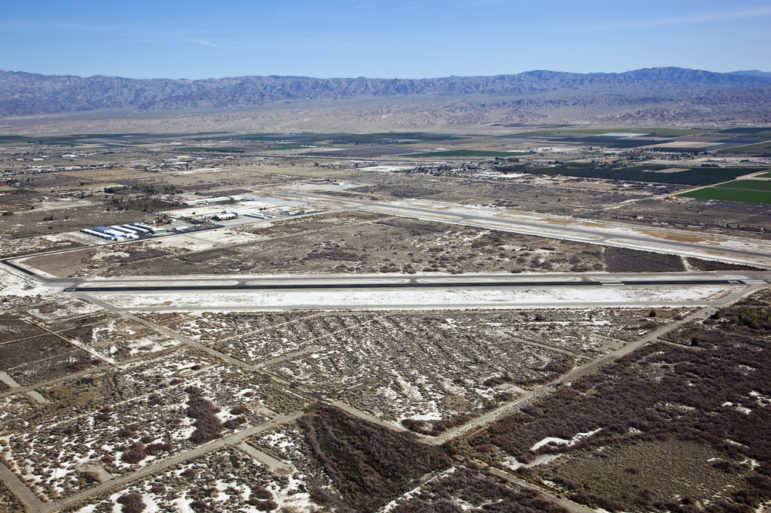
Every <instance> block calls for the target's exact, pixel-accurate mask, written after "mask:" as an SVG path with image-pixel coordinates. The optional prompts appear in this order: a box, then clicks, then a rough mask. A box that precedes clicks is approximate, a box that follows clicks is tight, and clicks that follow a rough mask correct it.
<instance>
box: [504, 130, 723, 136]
mask: <svg viewBox="0 0 771 513" xmlns="http://www.w3.org/2000/svg"><path fill="white" fill-rule="evenodd" d="M705 132H709V130H704V129H700V128H640V129H635V128H549V129H543V130H530V131H528V132H519V133H516V134H511V135H510V136H507V137H527V136H531V135H553V134H589V135H591V134H598V135H599V134H608V133H630V134H645V135H647V136H659V137H667V136H672V137H679V136H682V135H695V134H702V133H705Z"/></svg>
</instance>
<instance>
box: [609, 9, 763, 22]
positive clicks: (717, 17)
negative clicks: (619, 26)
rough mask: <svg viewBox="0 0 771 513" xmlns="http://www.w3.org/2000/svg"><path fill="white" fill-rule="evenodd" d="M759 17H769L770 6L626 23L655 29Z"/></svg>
mask: <svg viewBox="0 0 771 513" xmlns="http://www.w3.org/2000/svg"><path fill="white" fill-rule="evenodd" d="M759 16H771V6H769V7H758V8H756V9H742V10H734V11H724V12H716V13H710V14H699V15H695V16H682V17H677V18H662V19H658V20H640V21H635V22H630V23H626V24H623V25H626V26H629V27H656V26H661V25H690V24H697V23H719V22H722V21H730V20H738V19H744V18H755V17H759Z"/></svg>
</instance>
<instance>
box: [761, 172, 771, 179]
mask: <svg viewBox="0 0 771 513" xmlns="http://www.w3.org/2000/svg"><path fill="white" fill-rule="evenodd" d="M758 178H771V171H769V172H768V173H763V174H762V175H758Z"/></svg>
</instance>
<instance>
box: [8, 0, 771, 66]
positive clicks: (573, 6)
mask: <svg viewBox="0 0 771 513" xmlns="http://www.w3.org/2000/svg"><path fill="white" fill-rule="evenodd" d="M658 66H680V67H685V68H695V69H705V70H710V71H736V70H746V69H760V70H764V71H771V1H768V0H767V1H758V0H731V1H728V0H643V1H632V0H616V1H608V0H528V1H520V0H478V1H470V0H469V1H456V0H443V1H435V0H412V1H405V0H379V1H376V0H283V1H276V0H273V1H264V0H252V1H247V0H218V1H212V0H207V1H199V0H185V1H180V0H154V1H146V0H132V1H130V2H128V1H122V0H99V1H90V0H89V1H86V0H66V1H62V0H42V1H38V0H24V1H15V0H0V69H2V70H5V71H27V72H33V73H43V74H54V75H79V76H91V75H111V76H122V77H130V78H188V79H202V78H222V77H231V76H243V75H292V76H312V77H320V78H328V77H360V76H366V77H376V78H427V77H441V76H450V75H456V76H471V75H498V74H509V73H519V72H522V71H528V70H535V69H546V70H553V71H570V72H580V73H586V72H622V71H629V70H633V69H639V68H648V67H658Z"/></svg>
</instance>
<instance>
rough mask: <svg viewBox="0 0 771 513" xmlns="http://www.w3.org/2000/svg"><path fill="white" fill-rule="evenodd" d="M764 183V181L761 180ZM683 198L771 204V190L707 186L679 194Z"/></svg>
mask: <svg viewBox="0 0 771 513" xmlns="http://www.w3.org/2000/svg"><path fill="white" fill-rule="evenodd" d="M761 183H762V182H761ZM679 196H681V197H683V198H700V199H715V200H723V201H738V202H741V203H760V204H766V205H767V204H771V191H765V190H748V189H744V188H742V189H733V188H727V187H707V188H704V189H698V190H695V191H689V192H684V193H682V194H679Z"/></svg>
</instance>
